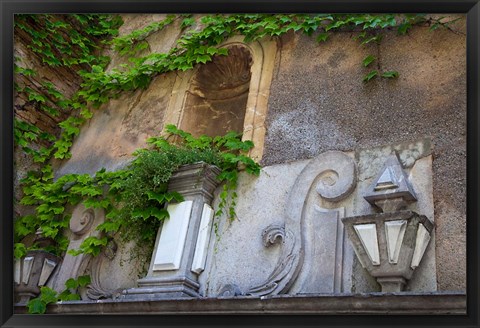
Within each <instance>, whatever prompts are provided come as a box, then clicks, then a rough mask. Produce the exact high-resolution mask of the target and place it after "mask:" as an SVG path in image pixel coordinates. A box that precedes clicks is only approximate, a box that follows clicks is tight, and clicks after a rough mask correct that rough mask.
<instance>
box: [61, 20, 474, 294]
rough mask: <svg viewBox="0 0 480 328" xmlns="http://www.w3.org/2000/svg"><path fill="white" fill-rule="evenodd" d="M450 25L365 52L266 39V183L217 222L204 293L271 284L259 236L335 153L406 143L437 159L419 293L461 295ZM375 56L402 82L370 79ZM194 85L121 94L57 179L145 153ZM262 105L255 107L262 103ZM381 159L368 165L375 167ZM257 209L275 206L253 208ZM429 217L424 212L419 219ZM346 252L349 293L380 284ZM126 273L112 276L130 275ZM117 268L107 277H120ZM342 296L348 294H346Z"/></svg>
mask: <svg viewBox="0 0 480 328" xmlns="http://www.w3.org/2000/svg"><path fill="white" fill-rule="evenodd" d="M152 17H153V15H149V16H147V18H145V17H144V16H141V15H126V16H125V19H124V20H125V25H124V26H123V27H122V31H121V32H122V33H128V31H130V30H131V29H133V28H140V27H142V26H145V25H147V24H148V22H150V21H151V20H152V19H153V18H152ZM463 22H464V21H463ZM455 28H456V29H457V30H458V31H459V32H452V31H450V30H437V31H433V32H431V31H429V30H428V28H415V29H413V30H412V31H410V32H409V34H408V35H406V36H397V35H396V32H395V31H391V32H387V33H386V36H385V38H384V39H383V41H382V43H381V44H380V45H368V46H365V47H364V46H361V45H360V43H359V42H358V41H355V40H352V35H351V33H345V32H342V33H336V34H333V35H332V36H331V37H330V38H329V40H328V41H327V42H325V43H321V44H318V43H317V42H315V40H314V39H313V38H309V37H308V36H304V35H294V34H288V35H285V36H283V37H281V38H278V39H276V40H274V41H273V42H271V41H269V42H270V43H269V45H268V46H265V44H263V45H261V46H259V47H260V48H261V47H263V48H262V49H263V50H264V51H265V52H264V53H265V54H267V55H268V56H264V57H263V60H265V65H270V66H271V67H272V68H273V75H272V78H271V84H270V82H269V81H268V80H267V81H265V80H262V81H263V82H262V83H263V84H261V85H262V87H261V88H260V91H259V92H258V94H259V95H261V97H265V98H266V99H267V100H268V102H267V101H264V102H265V111H263V112H260V113H259V114H258V115H259V116H258V117H260V116H261V117H262V118H263V119H264V120H265V124H264V125H263V124H262V125H257V126H255V127H254V128H257V129H259V130H260V131H264V132H265V134H264V135H263V134H260V136H259V135H258V134H257V135H256V136H255V138H254V141H255V143H256V144H257V147H259V148H261V149H260V150H259V151H258V152H257V153H256V154H262V153H263V157H262V158H261V164H262V166H263V169H262V173H261V176H260V177H259V178H252V177H250V176H247V175H242V176H241V178H240V186H239V204H238V208H237V213H238V214H239V215H238V220H236V221H233V222H232V223H229V222H226V219H225V218H219V219H217V220H219V221H218V223H219V224H220V227H221V229H220V231H221V233H220V234H219V235H218V236H216V238H212V242H211V244H210V252H209V253H208V257H207V264H206V269H205V271H204V272H203V273H202V274H201V275H200V276H199V282H200V284H201V287H200V291H201V294H203V295H206V296H216V295H217V294H218V292H219V291H220V290H219V289H220V288H221V287H222V286H223V285H225V284H229V283H231V284H237V285H240V286H239V287H240V289H244V290H245V289H248V287H251V286H252V285H255V284H256V283H260V282H261V281H262V280H263V278H264V277H266V276H268V274H269V272H270V270H271V269H272V268H273V267H274V266H275V263H276V261H277V259H278V257H279V256H280V255H281V254H280V250H279V249H278V248H276V247H271V248H265V247H263V245H262V240H261V231H262V230H263V229H265V227H267V226H268V225H269V224H282V223H283V222H284V221H283V218H282V215H283V213H284V212H285V211H286V210H287V199H288V195H289V192H290V190H291V189H292V187H293V186H294V183H295V179H296V177H297V176H298V174H300V172H301V171H302V169H303V168H304V167H305V166H306V165H308V163H309V162H310V161H311V160H312V159H313V158H315V157H316V156H318V155H320V154H322V153H324V152H326V151H329V150H338V151H342V152H345V153H347V154H349V156H352V157H353V158H355V159H356V160H360V155H359V154H362V151H363V150H368V149H374V148H375V147H376V149H377V150H378V149H390V150H392V149H397V148H398V149H401V147H403V146H399V145H405V144H407V145H408V144H415V143H417V142H418V141H419V140H421V141H422V145H427V144H428V148H429V150H428V151H427V152H426V153H424V154H422V156H420V157H421V158H422V161H426V162H428V161H430V162H428V163H430V164H428V165H430V166H431V170H432V171H431V179H432V181H433V199H432V203H433V209H432V210H433V213H434V217H435V224H436V231H435V245H436V247H435V249H431V250H430V251H429V252H430V253H429V254H431V255H432V254H434V256H435V262H436V268H435V262H430V266H432V265H433V267H430V269H429V270H430V271H428V272H430V273H432V272H433V275H435V272H436V277H431V279H430V280H428V284H427V285H428V286H427V287H425V285H423V287H422V285H421V283H419V284H418V285H416V286H417V287H418V288H417V289H418V290H430V291H431V290H432V286H431V284H432V281H433V283H434V284H435V281H436V288H435V287H433V290H434V289H438V290H440V291H443V290H455V291H459V290H460V291H465V289H466V274H465V269H466V245H465V220H466V213H465V212H466V207H465V198H466V197H465V196H466V195H465V186H466V176H465V164H466V124H465V123H466V122H465V121H466V66H465V65H466V64H465V26H463V25H459V26H456V27H455ZM178 35H179V34H178V26H175V25H174V26H173V27H172V28H169V29H166V30H164V31H161V32H158V33H156V34H153V35H151V36H149V37H148V39H147V41H148V42H149V44H150V48H151V49H160V48H161V50H160V51H164V50H165V49H166V48H168V46H169V45H171V44H172V43H173V42H174V41H175V39H176V38H177V37H178ZM275 48H276V51H272V49H273V50H274V49H275ZM272 54H273V55H272ZM369 54H373V55H375V56H376V57H377V58H378V61H377V62H374V63H373V64H372V65H376V64H377V63H378V66H377V67H374V68H375V69H378V70H379V71H388V70H397V71H399V73H400V76H399V78H398V79H392V80H390V79H383V78H376V79H374V80H372V81H370V82H369V83H363V82H362V77H363V76H364V75H365V74H366V73H368V72H369V69H366V68H364V67H363V66H362V65H361V62H362V60H363V58H364V57H366V56H367V55H369ZM121 62H122V59H121V58H114V60H113V62H112V63H113V64H116V63H121ZM113 64H112V65H113ZM253 65H255V57H254V64H253ZM252 70H253V71H254V72H252V73H255V72H257V73H258V72H261V71H262V69H261V68H255V67H253V68H252ZM267 71H268V70H267ZM253 75H254V74H252V79H253ZM191 77H192V73H191V72H186V73H168V74H164V75H160V76H157V77H156V78H155V79H154V80H153V81H152V83H151V85H150V86H149V88H148V89H146V90H139V91H136V92H134V93H129V94H124V95H122V97H121V98H119V99H116V100H111V101H110V102H109V103H108V104H106V105H104V106H102V107H101V108H100V109H99V110H98V111H96V112H95V114H94V117H93V118H92V120H91V121H89V122H88V123H87V124H85V125H84V126H83V127H82V131H81V133H80V135H79V137H78V138H77V139H76V140H75V142H74V145H73V147H72V154H73V156H72V158H71V159H70V160H69V161H67V162H65V163H62V164H61V165H57V170H56V175H57V176H59V175H62V174H66V173H70V172H77V173H94V172H95V171H97V170H99V169H101V168H102V167H105V168H107V169H108V170H115V169H117V168H119V167H121V166H122V165H125V163H127V162H128V161H129V160H130V159H131V153H132V152H133V151H134V150H135V149H137V148H139V147H143V146H145V139H146V138H147V137H149V136H153V135H158V134H160V133H161V132H162V130H163V127H164V125H165V124H166V123H178V120H177V117H179V115H180V114H179V113H180V112H181V106H182V101H181V99H183V93H184V92H185V91H186V90H187V89H188V84H189V79H190V78H191ZM267 82H268V83H267ZM258 97H259V98H258V99H262V98H261V97H260V96H258ZM179 99H180V100H179ZM262 101H263V100H261V101H258V102H254V103H253V104H254V105H255V104H260V105H261V102H262ZM249 104H250V102H247V106H249ZM260 105H258V106H260ZM252 109H253V110H255V106H254V107H252ZM246 115H249V114H248V108H247V114H246ZM183 119H188V118H183ZM252 122H254V120H252ZM245 124H247V123H245ZM244 129H245V131H247V130H246V125H245V126H244ZM262 133H263V132H262ZM246 135H248V134H247V133H246ZM250 135H251V134H250ZM425 140H428V141H425ZM262 145H264V146H263V147H262ZM395 147H397V148H395ZM399 147H400V148H399ZM379 152H380V153H382V152H384V150H380V151H379ZM382 154H383V153H382ZM387 155H388V154H387ZM420 157H418V158H416V159H415V160H417V159H420ZM382 163H383V162H382ZM382 163H380V162H378V163H375V165H373V164H372V167H375V168H376V169H378V168H379V165H380V167H381V164H382ZM422 163H423V162H422ZM410 164H411V165H413V163H410ZM367 166H368V165H367ZM410 169H412V168H411V167H410V168H409V170H410ZM369 178H370V179H372V178H373V177H369ZM254 202H260V203H262V202H263V203H266V204H269V206H265V207H264V208H263V209H262V207H260V209H259V210H255V211H253V212H252V204H253V203H254ZM424 210H425V208H418V211H419V212H422V211H424ZM347 214H348V213H347ZM432 245H433V244H432ZM345 247H348V246H345ZM349 254H350V255H348V256H350V257H349V258H348V256H347V258H346V261H350V262H348V263H350V267H351V268H350V270H351V274H349V275H348V277H346V278H345V279H346V280H345V282H344V283H345V284H346V286H351V285H355V284H356V286H357V289H354V290H353V291H357V292H359V291H368V290H369V288H377V287H378V286H376V285H375V282H371V281H369V280H368V275H366V274H365V272H363V269H362V268H361V267H360V266H359V264H358V262H356V260H355V258H354V256H353V253H352V252H351V251H350V253H349ZM117 262H118V261H117ZM117 262H115V261H114V264H115V263H117ZM432 263H433V264H432ZM117 264H118V263H117ZM115 265H116V264H115ZM128 266H129V265H128V264H126V266H124V267H123V268H120V267H119V268H117V269H118V270H129V269H131V267H130V268H127V267H128ZM117 269H115V268H109V269H105V270H106V272H112V273H114V272H116V270H117ZM232 270H233V271H232ZM232 272H233V273H232ZM103 276H105V275H103ZM435 278H436V280H435ZM135 279H136V277H134V275H133V274H132V275H131V276H130V277H120V275H119V277H118V279H117V282H118V285H119V286H122V287H125V286H126V285H128V284H127V283H130V284H134V280H135ZM352 281H353V282H352ZM422 281H423V280H422ZM372 286H373V287H372ZM111 287H112V288H113V287H114V286H111ZM131 287H133V286H131ZM294 288H296V287H295V286H294ZM297 289H298V288H297ZM343 291H344V292H348V288H346V289H344V290H343Z"/></svg>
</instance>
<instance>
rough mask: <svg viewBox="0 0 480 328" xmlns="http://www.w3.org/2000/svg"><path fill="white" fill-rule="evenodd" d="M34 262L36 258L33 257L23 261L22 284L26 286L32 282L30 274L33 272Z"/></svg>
mask: <svg viewBox="0 0 480 328" xmlns="http://www.w3.org/2000/svg"><path fill="white" fill-rule="evenodd" d="M33 260H34V258H33V257H32V256H27V257H26V258H25V259H23V278H22V282H23V283H24V284H28V281H29V280H30V272H31V271H32V266H33Z"/></svg>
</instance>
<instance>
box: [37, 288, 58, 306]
mask: <svg viewBox="0 0 480 328" xmlns="http://www.w3.org/2000/svg"><path fill="white" fill-rule="evenodd" d="M40 299H41V300H42V301H43V302H44V303H45V304H50V303H55V302H56V301H57V292H56V291H54V290H53V289H51V288H50V287H47V286H43V287H41V288H40Z"/></svg>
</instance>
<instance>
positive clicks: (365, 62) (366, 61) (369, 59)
mask: <svg viewBox="0 0 480 328" xmlns="http://www.w3.org/2000/svg"><path fill="white" fill-rule="evenodd" d="M375 59H377V58H375V57H374V56H372V55H368V56H367V57H365V58H364V59H363V61H362V63H363V66H364V67H367V66H368V65H370V64H371V63H372V62H373V61H374V60H375Z"/></svg>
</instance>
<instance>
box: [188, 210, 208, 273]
mask: <svg viewBox="0 0 480 328" xmlns="http://www.w3.org/2000/svg"><path fill="white" fill-rule="evenodd" d="M212 220H213V209H212V207H211V206H210V205H208V204H204V205H203V211H202V219H201V221H200V229H199V231H198V237H197V244H196V245H195V255H194V256H193V262H192V272H195V273H197V274H200V273H201V272H202V271H203V270H205V262H206V260H207V249H208V244H209V243H210V231H211V230H212Z"/></svg>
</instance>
